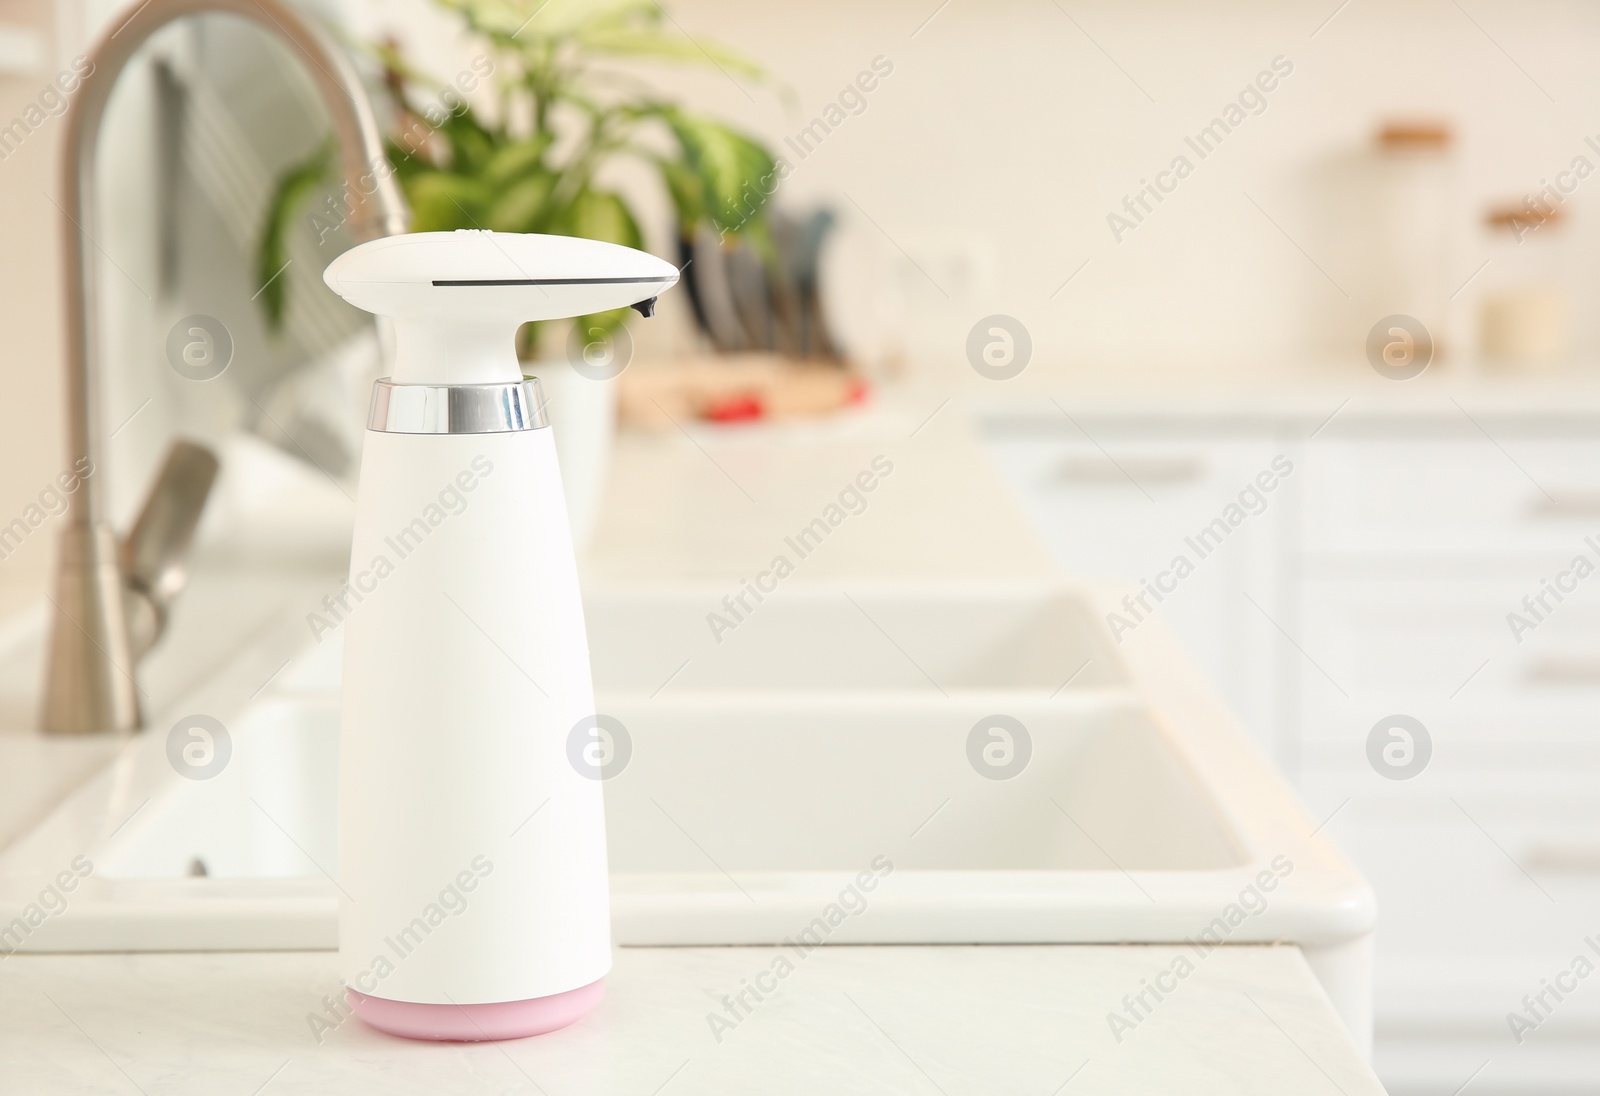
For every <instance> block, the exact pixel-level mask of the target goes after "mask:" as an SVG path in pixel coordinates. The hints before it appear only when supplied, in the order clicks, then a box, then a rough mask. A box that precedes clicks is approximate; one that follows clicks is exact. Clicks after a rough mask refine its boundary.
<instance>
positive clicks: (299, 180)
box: [256, 139, 337, 334]
mask: <svg viewBox="0 0 1600 1096" xmlns="http://www.w3.org/2000/svg"><path fill="white" fill-rule="evenodd" d="M334 152H335V150H334V145H333V141H332V140H331V139H330V140H327V141H324V142H323V143H322V144H321V145H320V146H319V147H318V148H317V150H316V151H315V152H313V153H312V154H311V155H310V156H309V157H308V158H306V159H305V160H302V161H301V162H300V163H298V164H294V165H292V166H290V168H289V169H288V170H287V171H285V172H284V173H283V174H282V175H280V176H278V182H277V185H276V186H274V187H273V190H272V198H271V200H270V201H268V202H267V214H266V218H265V220H264V221H263V223H262V226H261V239H260V243H259V244H258V245H257V247H256V282H257V284H259V285H260V286H261V287H262V288H261V291H260V296H259V298H258V299H259V300H260V301H261V311H262V313H263V314H264V315H265V317H266V321H267V330H268V331H270V332H272V333H273V334H277V333H279V332H281V331H282V330H283V323H284V318H285V312H286V310H287V308H288V302H289V288H288V275H289V272H288V270H287V269H285V268H286V267H287V266H288V264H289V233H290V232H291V231H292V229H293V227H294V223H295V220H296V218H298V216H299V214H300V211H301V209H302V208H303V207H304V206H305V203H306V200H307V199H308V198H310V197H311V195H312V194H313V193H315V192H316V191H317V190H318V189H320V188H322V187H324V186H326V185H327V184H328V183H329V182H330V181H332V178H333V176H334V167H335V165H336V163H337V159H336V157H335V155H334Z"/></svg>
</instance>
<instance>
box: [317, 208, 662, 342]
mask: <svg viewBox="0 0 1600 1096" xmlns="http://www.w3.org/2000/svg"><path fill="white" fill-rule="evenodd" d="M322 279H323V281H325V282H327V284H328V287H329V288H330V289H332V290H333V291H334V292H335V293H337V294H339V296H341V297H343V298H344V299H345V300H347V301H349V302H350V303H351V304H353V305H355V306H356V307H357V308H361V309H364V310H366V311H368V312H374V313H376V314H378V315H380V316H389V317H393V318H406V319H419V320H424V321H426V320H429V319H435V318H438V319H445V318H448V319H450V320H453V321H457V322H459V321H461V320H467V321H473V320H478V321H484V322H494V321H510V322H512V323H523V322H526V321H529V320H559V319H564V318H566V317H568V316H584V315H589V314H591V313H595V312H604V311H607V310H609V309H613V308H626V307H628V306H630V305H639V304H643V303H644V302H646V301H649V300H651V299H653V298H654V297H655V296H656V295H657V294H659V293H661V292H662V291H664V290H666V289H670V288H671V287H672V286H673V285H675V284H677V281H678V269H677V267H675V266H673V265H672V264H671V263H669V262H667V261H666V260H665V259H660V258H657V257H656V256H654V255H651V254H649V253H647V252H644V251H638V250H635V249H634V248H631V247H623V246H621V245H620V244H609V243H603V242H601V241H599V240H588V239H583V238H582V237H578V236H543V235H537V234H534V233H522V232H491V231H488V230H487V229H460V230H458V231H455V232H413V233H407V234H404V235H399V236H387V237H384V238H382V239H377V240H371V241H369V242H367V243H364V244H361V245H359V246H357V247H353V248H351V249H350V250H349V251H346V252H345V253H344V254H343V255H340V256H339V257H338V258H337V259H335V260H333V262H331V263H329V264H328V268H327V269H326V270H325V271H323V274H322Z"/></svg>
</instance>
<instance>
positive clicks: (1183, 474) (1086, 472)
mask: <svg viewBox="0 0 1600 1096" xmlns="http://www.w3.org/2000/svg"><path fill="white" fill-rule="evenodd" d="M1204 471H1205V469H1204V466H1203V465H1202V464H1201V463H1200V461H1198V460H1196V459H1195V458H1193V457H1174V458H1171V459H1162V458H1160V457H1145V458H1137V457H1136V458H1134V459H1133V460H1122V461H1116V462H1113V461H1112V460H1110V459H1109V458H1106V457H1100V458H1094V457H1069V458H1068V459H1066V460H1064V461H1062V462H1061V464H1060V465H1059V466H1058V467H1057V468H1056V474H1055V479H1056V481H1057V482H1058V483H1064V484H1093V485H1094V486H1096V487H1135V486H1140V485H1143V486H1146V487H1151V486H1156V485H1161V486H1170V485H1172V484H1177V483H1193V482H1194V481H1195V480H1198V479H1199V478H1200V477H1201V475H1202V473H1203V472H1204Z"/></svg>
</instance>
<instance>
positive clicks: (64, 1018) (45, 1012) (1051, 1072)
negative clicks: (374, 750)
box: [0, 947, 1382, 1096]
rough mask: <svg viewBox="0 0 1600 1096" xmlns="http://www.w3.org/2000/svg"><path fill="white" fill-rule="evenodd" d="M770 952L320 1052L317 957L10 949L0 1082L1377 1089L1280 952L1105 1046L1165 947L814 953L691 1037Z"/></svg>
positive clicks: (629, 967)
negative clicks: (489, 1021)
mask: <svg viewBox="0 0 1600 1096" xmlns="http://www.w3.org/2000/svg"><path fill="white" fill-rule="evenodd" d="M777 954H778V950H777V949H772V948H643V949H624V950H621V951H619V952H618V954H617V959H616V966H615V967H614V969H613V970H612V973H611V975H610V976H609V978H608V980H607V982H608V996H607V998H606V1000H605V1002H604V1003H603V1004H602V1005H601V1006H600V1008H599V1009H597V1010H596V1011H595V1012H594V1013H592V1014H591V1015H590V1016H588V1017H586V1018H585V1019H583V1020H581V1021H580V1022H579V1023H578V1024H576V1025H575V1026H573V1027H571V1028H568V1029H566V1030H564V1031H560V1032H555V1033H552V1034H550V1035H546V1036H541V1037H539V1038H535V1039H527V1040H519V1041H514V1042H510V1043H502V1044H498V1045H495V1044H428V1043H415V1042H408V1041H406V1040H403V1039H396V1038H393V1037H391V1036H387V1035H383V1034H380V1033H378V1032H376V1031H373V1030H371V1029H370V1028H367V1027H365V1026H364V1025H363V1024H362V1023H361V1022H360V1021H359V1020H350V1021H348V1022H345V1023H343V1024H341V1025H339V1026H338V1027H336V1028H335V1029H333V1030H332V1031H325V1032H323V1033H322V1034H323V1042H322V1043H320V1044H319V1043H318V1042H317V1039H316V1036H315V1035H314V1034H313V1031H312V1025H311V1023H310V1022H309V1020H308V1016H309V1015H317V1016H322V1015H323V1014H324V1008H325V1006H324V1004H323V998H324V997H325V996H327V995H330V994H334V993H335V992H336V991H337V989H338V982H337V979H336V962H335V956H334V955H333V953H331V952H295V953H279V954H220V955H204V954H199V955H194V954H191V955H98V956H89V955H62V956H31V955H17V956H12V957H10V958H8V959H6V960H4V961H3V962H0V1030H3V1031H5V1032H6V1037H5V1038H4V1039H3V1040H0V1077H3V1078H5V1087H6V1090H7V1091H14V1092H19V1093H22V1092H26V1093H29V1094H30V1096H32V1094H39V1093H58V1092H59V1093H66V1092H72V1093H86V1092H94V1093H136V1092H145V1093H151V1094H155V1093H161V1094H164V1096H169V1094H170V1096H181V1094H184V1093H196V1094H200V1093H203V1094H205V1096H214V1094H216V1093H222V1092H237V1093H244V1094H256V1096H279V1094H283V1096H287V1094H290V1093H317V1094H319V1096H321V1094H325V1093H330V1092H341V1093H365V1092H372V1093H384V1094H386V1096H388V1094H400V1093H419V1094H426V1096H437V1094H439V1093H445V1092H450V1093H465V1092H494V1093H512V1092H532V1093H549V1094H551V1096H562V1094H574V1096H575V1094H579V1093H582V1094H585V1096H602V1094H605V1093H628V1094H630V1096H651V1094H654V1093H666V1094H671V1093H674V1092H678V1093H720V1092H727V1093H751V1092H760V1093H766V1094H771V1096H778V1094H781V1093H795V1094H801V1093H804V1094H806V1096H811V1094H814V1093H821V1092H829V1093H833V1092H862V1093H881V1092H905V1093H923V1092H926V1093H930V1094H937V1093H941V1092H942V1093H947V1094H955V1093H963V1092H972V1093H977V1092H984V1093H999V1092H1008V1093H1036V1094H1038V1096H1048V1094H1051V1093H1063V1092H1064V1093H1068V1094H1091V1093H1094V1094H1102V1093H1103V1094H1109V1093H1138V1094H1140V1096H1149V1094H1152V1093H1161V1092H1183V1093H1188V1094H1193V1096H1202V1094H1206V1093H1218V1094H1221V1093H1227V1094H1230V1096H1232V1094H1236V1093H1239V1092H1296V1093H1316V1092H1329V1093H1337V1092H1339V1091H1341V1090H1342V1092H1343V1093H1344V1094H1345V1096H1361V1094H1364V1093H1367V1094H1370V1093H1380V1092H1382V1089H1381V1087H1380V1086H1379V1085H1378V1082H1377V1081H1376V1079H1375V1078H1374V1077H1373V1075H1372V1073H1371V1071H1370V1070H1369V1069H1368V1068H1367V1067H1366V1066H1365V1065H1364V1064H1363V1063H1362V1062H1360V1061H1359V1059H1358V1058H1357V1056H1356V1055H1355V1053H1354V1052H1353V1050H1352V1049H1351V1047H1350V1043H1349V1039H1348V1038H1347V1037H1346V1036H1345V1034H1344V1032H1343V1029H1342V1028H1340V1026H1339V1022H1338V1020H1337V1018H1336V1017H1335V1016H1334V1014H1333V1012H1332V1010H1331V1008H1330V1007H1329V1006H1328V1004H1327V1003H1326V1001H1325V999H1324V998H1323V997H1322V994H1321V991H1320V990H1319V989H1318V988H1317V985H1316V982H1315V980H1314V979H1313V977H1312V975H1311V972H1310V971H1309V970H1308V969H1307V967H1306V965H1305V962H1304V960H1303V959H1302V958H1301V957H1300V953H1299V952H1298V951H1297V950H1296V949H1294V948H1271V947H1228V948H1223V949H1220V950H1219V951H1217V952H1216V953H1214V954H1212V955H1211V956H1209V957H1207V958H1205V959H1203V960H1200V961H1198V962H1197V964H1196V969H1195V971H1194V973H1193V974H1191V975H1189V976H1188V977H1187V978H1185V979H1184V980H1183V981H1181V982H1178V983H1177V987H1178V988H1177V989H1176V990H1175V991H1174V992H1172V993H1170V994H1168V995H1167V996H1166V999H1165V1000H1163V1001H1161V1002H1160V1003H1158V1004H1156V1005H1155V1007H1154V1009H1153V1010H1152V1011H1151V1012H1150V1013H1149V1015H1148V1017H1147V1018H1146V1019H1143V1020H1142V1021H1141V1022H1140V1023H1139V1024H1138V1025H1136V1026H1133V1027H1132V1028H1131V1029H1127V1030H1122V1031H1121V1032H1120V1034H1121V1036H1122V1040H1121V1042H1120V1043H1118V1042H1117V1040H1116V1038H1115V1035H1114V1034H1113V1032H1112V1030H1111V1025H1110V1024H1109V1023H1108V1022H1107V1019H1106V1015H1107V1013H1108V1012H1112V1011H1120V1010H1121V1009H1122V1008H1123V1007H1124V1006H1123V1004H1122V1002H1121V999H1122V997H1123V996H1124V995H1127V994H1130V993H1134V992H1137V991H1138V990H1139V989H1140V988H1141V980H1142V979H1150V978H1153V977H1154V976H1155V975H1156V973H1157V972H1158V971H1161V970H1163V969H1168V968H1170V967H1171V965H1172V964H1173V963H1174V962H1175V961H1176V958H1177V957H1178V956H1179V955H1182V954H1192V953H1190V952H1188V951H1187V949H1183V948H1170V947H833V948H827V947H825V948H821V949H819V950H817V951H816V952H814V953H812V954H811V955H809V956H807V957H806V958H804V959H800V960H797V962H796V963H795V969H794V971H793V972H792V973H790V974H789V975H788V976H787V977H785V978H784V979H783V980H782V981H781V982H778V983H777V986H778V988H777V990H776V992H773V993H771V994H769V995H766V996H765V998H764V999H763V1000H760V1001H757V1000H755V998H754V997H753V996H748V997H747V998H746V1001H748V1002H749V1003H750V1004H751V1006H752V1007H751V1008H750V1009H749V1010H748V1012H746V1011H745V1010H743V1009H740V1010H739V1011H740V1021H739V1023H738V1024H737V1025H733V1026H731V1028H730V1029H724V1028H720V1027H719V1029H718V1030H717V1031H716V1032H713V1030H712V1025H711V1024H710V1022H709V1021H708V1020H707V1015H708V1014H716V1015H724V1014H725V1013H724V1009H725V1005H724V1004H723V1001H722V998H723V997H724V996H725V995H730V996H731V995H733V994H736V993H738V992H739V991H740V990H741V988H743V987H744V986H745V985H747V984H749V983H750V982H751V980H752V979H754V978H755V977H756V976H757V975H758V974H759V973H760V972H762V971H765V970H768V969H770V967H771V965H772V963H773V961H774V959H775V957H776V955H777ZM788 954H792V953H788ZM1147 999H1150V998H1147ZM718 1035H720V1036H721V1039H720V1042H719V1041H718V1038H717V1036H718Z"/></svg>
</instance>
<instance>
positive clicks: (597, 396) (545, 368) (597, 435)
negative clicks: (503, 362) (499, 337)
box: [522, 358, 617, 552]
mask: <svg viewBox="0 0 1600 1096" xmlns="http://www.w3.org/2000/svg"><path fill="white" fill-rule="evenodd" d="M522 371H523V372H524V373H525V374H527V375H529V376H533V377H538V378H539V385H540V387H541V388H543V389H544V399H545V410H546V413H547V414H548V415H549V417H550V427H551V432H552V433H553V434H554V436H555V443H556V460H557V462H558V463H559V464H560V466H561V487H562V490H563V491H564V492H565V494H566V496H567V520H568V522H569V523H570V524H571V526H572V542H573V546H574V547H575V548H577V549H578V550H579V552H581V551H582V550H583V547H584V545H585V544H586V543H588V540H589V535H590V533H591V532H592V531H593V529H594V522H595V519H596V518H597V517H598V516H599V512H600V502H601V499H602V497H603V496H604V494H605V486H606V472H607V469H608V468H609V467H610V464H611V444H612V440H613V439H614V438H615V436H616V429H617V381H616V379H615V378H611V379H607V380H596V379H592V378H590V377H586V376H584V375H583V374H581V373H579V372H578V371H577V370H575V369H573V368H572V365H571V364H570V363H569V362H568V361H566V359H564V358H550V359H543V360H540V361H536V362H524V363H523V368H522Z"/></svg>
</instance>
